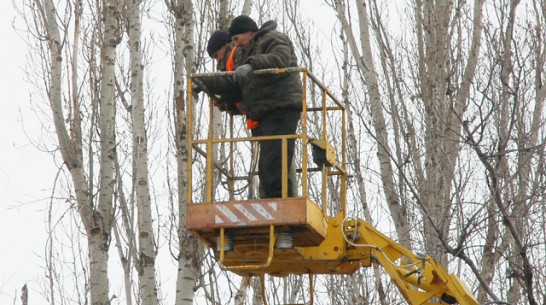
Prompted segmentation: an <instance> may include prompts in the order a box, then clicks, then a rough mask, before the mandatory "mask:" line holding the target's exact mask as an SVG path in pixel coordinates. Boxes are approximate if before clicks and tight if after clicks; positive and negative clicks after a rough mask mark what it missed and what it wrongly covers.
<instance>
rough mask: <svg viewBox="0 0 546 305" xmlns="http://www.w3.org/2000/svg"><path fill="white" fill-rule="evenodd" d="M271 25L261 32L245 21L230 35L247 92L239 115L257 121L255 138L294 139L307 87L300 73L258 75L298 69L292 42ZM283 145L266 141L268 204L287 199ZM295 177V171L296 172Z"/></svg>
mask: <svg viewBox="0 0 546 305" xmlns="http://www.w3.org/2000/svg"><path fill="white" fill-rule="evenodd" d="M276 28H277V23H276V22H275V21H268V22H266V23H264V24H263V25H262V26H261V28H259V29H258V27H257V25H256V23H255V22H254V20H252V19H251V18H250V17H248V16H245V15H241V16H238V17H236V18H235V19H233V21H232V22H231V25H230V27H229V34H230V35H231V39H232V41H233V42H234V44H235V45H236V46H237V47H238V48H242V49H243V50H244V52H242V53H241V57H240V59H238V60H237V61H238V64H239V66H238V67H237V68H236V69H235V79H236V80H237V82H238V83H239V86H240V87H241V88H242V97H243V99H242V104H241V106H240V107H239V109H240V110H241V111H242V112H244V113H246V115H247V117H248V118H250V119H252V120H254V121H256V122H257V126H254V127H253V128H252V129H251V132H252V135H253V136H270V135H286V134H294V133H295V132H296V128H297V125H298V122H299V120H300V117H301V109H302V83H301V78H300V75H299V73H282V74H252V73H250V72H251V71H253V70H261V69H270V68H287V67H297V57H296V54H295V52H294V47H293V45H292V42H291V41H290V39H288V37H287V36H286V35H284V34H283V33H280V32H278V31H277V30H276ZM294 146H295V141H294V140H288V164H292V159H293V156H294ZM281 160H282V146H281V140H269V141H261V143H260V156H259V164H258V167H259V169H258V171H259V177H260V184H261V187H262V189H263V194H262V197H263V198H279V197H281V195H282V193H281V190H282V171H281V168H282V167H281V166H282V164H281ZM292 171H293V169H292ZM293 180H295V179H288V196H289V197H292V196H295V195H296V194H294V187H293V184H294V183H295V181H293Z"/></svg>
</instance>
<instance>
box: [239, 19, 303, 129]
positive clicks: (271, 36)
mask: <svg viewBox="0 0 546 305" xmlns="http://www.w3.org/2000/svg"><path fill="white" fill-rule="evenodd" d="M276 28H277V23H276V22H275V21H273V20H271V21H268V22H266V23H264V24H263V25H262V26H261V28H260V29H259V30H258V32H256V35H255V36H254V39H253V40H252V41H251V43H250V45H249V46H248V48H247V49H246V50H245V52H244V53H242V58H241V59H239V60H237V62H238V64H239V65H243V64H250V65H251V66H252V69H253V70H261V69H270V68H288V67H297V66H298V64H297V57H296V54H295V52H294V47H293V45H292V42H291V41H290V39H288V37H287V36H286V35H285V34H283V33H280V32H278V31H277V30H275V29H276ZM238 81H239V83H240V86H241V87H242V90H243V103H242V105H241V107H240V109H241V111H244V112H246V114H247V117H249V118H251V119H253V120H257V121H259V120H260V119H261V118H262V117H264V116H265V115H266V114H268V113H271V112H272V111H275V110H277V109H283V108H284V109H297V110H301V109H302V91H303V90H302V83H301V77H300V73H297V72H293V73H283V74H252V73H251V74H249V75H248V76H247V77H246V79H244V80H238Z"/></svg>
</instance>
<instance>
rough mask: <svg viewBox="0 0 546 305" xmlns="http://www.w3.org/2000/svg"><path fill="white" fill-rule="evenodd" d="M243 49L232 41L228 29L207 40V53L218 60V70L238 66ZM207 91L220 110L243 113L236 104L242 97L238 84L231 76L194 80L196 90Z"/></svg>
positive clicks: (229, 69) (232, 68)
mask: <svg viewBox="0 0 546 305" xmlns="http://www.w3.org/2000/svg"><path fill="white" fill-rule="evenodd" d="M241 51H242V49H237V46H234V45H233V44H232V43H231V37H230V36H229V32H228V31H226V30H216V31H214V32H213V33H212V35H211V36H210V38H209V40H208V42H207V53H208V54H209V56H210V57H211V58H213V59H215V60H216V69H217V70H218V71H228V72H229V71H233V70H234V69H235V67H236V66H237V64H236V60H237V59H238V58H240V57H241V56H240V55H238V53H241ZM203 90H205V91H207V93H208V94H210V95H211V98H212V100H213V103H214V106H216V107H217V108H218V109H219V110H220V111H228V112H229V113H230V114H232V115H237V114H241V112H240V111H239V109H238V106H237V105H236V104H237V102H239V101H240V100H241V99H242V93H241V90H240V88H239V87H238V84H237V83H235V82H234V81H233V79H232V78H231V77H229V78H226V77H223V78H214V77H212V78H211V77H204V78H200V79H197V80H194V91H195V92H196V93H198V92H200V91H203Z"/></svg>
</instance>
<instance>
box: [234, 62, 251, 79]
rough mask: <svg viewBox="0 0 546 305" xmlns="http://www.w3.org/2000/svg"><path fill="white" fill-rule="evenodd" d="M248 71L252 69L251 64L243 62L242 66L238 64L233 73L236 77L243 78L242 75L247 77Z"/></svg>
mask: <svg viewBox="0 0 546 305" xmlns="http://www.w3.org/2000/svg"><path fill="white" fill-rule="evenodd" d="M250 71H252V66H251V65H250V64H245V65H242V66H238V67H237V69H235V75H236V76H237V77H241V78H244V77H247V75H248V73H250Z"/></svg>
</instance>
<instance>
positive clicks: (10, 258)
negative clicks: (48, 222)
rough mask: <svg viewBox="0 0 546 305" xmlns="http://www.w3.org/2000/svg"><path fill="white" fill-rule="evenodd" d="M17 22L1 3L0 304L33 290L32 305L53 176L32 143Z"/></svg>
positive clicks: (35, 129)
mask: <svg viewBox="0 0 546 305" xmlns="http://www.w3.org/2000/svg"><path fill="white" fill-rule="evenodd" d="M14 18H15V11H14V9H13V7H12V1H11V0H2V1H0V31H1V34H2V35H1V37H2V40H1V41H2V42H0V61H1V65H0V101H1V105H2V108H1V110H0V127H1V128H0V140H1V142H0V304H14V301H15V299H16V300H17V302H16V304H21V303H20V299H19V296H20V291H21V287H22V286H23V285H24V284H27V285H28V286H29V288H31V289H30V290H31V291H30V299H29V301H30V303H34V302H32V300H34V301H35V302H36V301H37V300H38V299H41V297H40V296H38V295H36V293H37V292H38V289H37V288H38V283H36V281H37V279H38V276H39V275H40V274H41V273H43V270H42V269H41V267H40V265H43V261H42V259H41V258H40V257H41V256H42V253H43V249H44V245H45V221H44V220H45V213H43V210H44V208H45V207H46V206H47V201H46V200H45V198H47V196H48V195H47V194H48V193H49V190H48V189H50V188H51V186H52V179H53V177H54V175H55V171H54V169H53V168H52V166H53V164H52V161H53V160H52V158H51V156H50V155H48V154H47V153H43V152H40V151H38V149H37V148H35V147H34V146H33V145H31V142H30V140H29V139H32V140H36V139H37V138H39V132H40V126H39V125H38V124H37V122H36V119H35V114H34V113H33V112H31V108H30V103H29V99H30V98H29V92H28V87H29V86H28V84H27V83H25V80H24V73H23V72H24V71H23V65H24V63H25V54H26V45H25V42H24V41H23V39H22V38H21V37H20V36H19V35H18V34H17V33H16V32H15V31H14V30H13V25H12V22H13V20H14ZM18 21H19V26H18V27H19V28H21V25H20V22H21V20H20V18H19V20H18ZM34 304H36V303H34Z"/></svg>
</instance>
